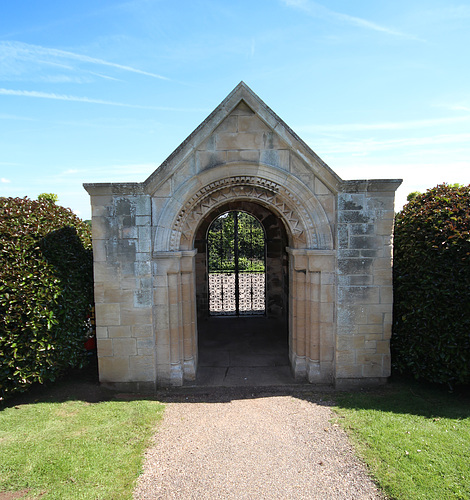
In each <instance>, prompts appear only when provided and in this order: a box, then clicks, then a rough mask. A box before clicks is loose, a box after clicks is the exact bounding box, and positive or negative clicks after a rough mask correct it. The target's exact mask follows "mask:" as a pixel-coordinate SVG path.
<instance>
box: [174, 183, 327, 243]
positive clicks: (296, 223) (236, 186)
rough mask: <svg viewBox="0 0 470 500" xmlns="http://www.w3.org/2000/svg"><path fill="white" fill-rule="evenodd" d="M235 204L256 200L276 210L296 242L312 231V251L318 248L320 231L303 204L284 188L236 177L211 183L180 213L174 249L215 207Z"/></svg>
mask: <svg viewBox="0 0 470 500" xmlns="http://www.w3.org/2000/svg"><path fill="white" fill-rule="evenodd" d="M232 200H255V201H259V202H260V203H261V204H263V205H264V206H266V207H268V208H269V207H270V208H272V209H274V210H275V211H276V212H277V213H278V214H279V215H280V216H281V217H282V218H283V219H284V220H285V222H286V223H287V225H288V227H289V229H290V231H291V233H292V235H293V237H294V238H297V239H298V238H301V237H302V235H303V233H305V231H306V230H308V231H309V232H310V234H311V237H310V240H313V241H310V242H309V243H310V244H311V248H315V247H316V246H317V245H316V243H317V237H316V228H315V226H314V223H313V221H312V219H311V217H310V215H309V214H308V212H307V211H306V210H305V208H303V207H302V204H301V203H300V201H299V200H297V199H296V197H295V196H294V195H293V194H292V193H291V192H289V191H288V190H287V189H285V188H284V187H283V186H281V185H280V184H277V183H275V182H273V181H269V180H267V179H263V178H260V177H255V176H233V177H227V178H224V179H221V180H217V181H214V182H211V183H210V184H208V185H207V186H204V187H203V188H202V189H201V190H199V191H198V192H197V193H196V194H195V195H194V196H192V197H191V198H190V200H189V201H188V202H187V203H186V205H185V206H184V207H183V209H182V210H181V211H180V212H179V214H178V216H177V218H176V220H175V222H174V225H173V227H172V231H171V241H170V248H171V250H173V251H176V250H178V249H179V248H180V239H181V237H186V238H187V237H188V236H189V235H190V234H192V233H193V231H194V230H195V229H196V227H197V226H198V224H199V222H200V221H201V220H202V219H203V218H204V217H205V216H206V215H208V214H209V213H210V212H211V211H212V210H213V209H214V208H215V207H217V206H219V205H222V204H223V203H226V202H229V201H232Z"/></svg>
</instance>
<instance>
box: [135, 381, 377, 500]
mask: <svg viewBox="0 0 470 500" xmlns="http://www.w3.org/2000/svg"><path fill="white" fill-rule="evenodd" d="M217 394H218V396H217V397H216V396H215V394H212V393H211V392H210V391H208V392H207V393H206V394H204V393H203V392H199V393H198V395H192V396H187V395H186V396H184V395H180V396H177V395H175V396H174V397H173V400H172V401H171V400H170V402H168V404H167V408H166V412H165V417H164V421H163V424H162V426H161V427H160V429H159V432H158V434H157V435H156V436H155V438H154V443H153V446H151V448H150V449H149V450H147V452H146V455H145V465H144V473H143V475H142V476H140V478H139V481H138V486H137V489H136V490H135V495H134V498H135V500H143V499H155V498H162V499H182V498H184V499H211V500H213V499H253V498H259V499H270V500H271V499H292V500H294V499H342V500H344V499H352V498H361V499H376V498H383V497H382V496H381V494H380V493H379V491H378V490H377V488H376V486H375V485H374V483H373V482H372V480H371V479H370V478H369V477H368V475H367V472H366V468H365V466H364V465H363V464H361V463H360V462H359V461H358V460H357V459H356V458H355V455H354V452H353V449H352V446H351V445H350V443H349V441H348V438H347V436H346V434H345V433H344V431H342V430H341V428H340V427H339V426H338V425H335V424H333V423H332V422H331V418H332V416H333V413H332V410H331V408H330V406H331V405H332V404H333V403H332V401H330V398H329V396H328V395H326V396H324V397H321V396H319V395H316V396H315V395H312V394H311V393H310V394H308V393H306V392H300V391H299V392H298V394H296V395H292V394H288V393H287V392H286V393H284V394H283V393H282V392H281V391H269V390H268V391H265V392H264V393H263V392H260V391H257V392H256V393H250V391H247V390H242V389H238V390H236V389H233V388H231V389H227V390H226V391H225V393H224V392H221V391H220V390H219V391H218V392H217ZM325 398H326V399H325Z"/></svg>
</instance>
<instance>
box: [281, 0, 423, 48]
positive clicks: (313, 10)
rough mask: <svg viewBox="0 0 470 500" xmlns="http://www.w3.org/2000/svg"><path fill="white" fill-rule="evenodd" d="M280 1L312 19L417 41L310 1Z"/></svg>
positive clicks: (409, 36) (415, 38) (412, 37)
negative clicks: (344, 24) (322, 19)
mask: <svg viewBox="0 0 470 500" xmlns="http://www.w3.org/2000/svg"><path fill="white" fill-rule="evenodd" d="M281 1H282V3H284V4H285V5H286V6H288V7H292V8H295V9H298V10H301V11H303V12H305V13H306V14H308V15H310V16H312V17H318V18H327V19H333V20H336V21H340V22H344V23H346V24H350V25H352V26H358V27H359V28H365V29H368V30H372V31H378V32H381V33H385V34H387V35H392V36H396V37H400V38H407V39H414V40H418V38H417V37H415V36H413V35H409V34H407V33H403V32H401V31H397V30H394V29H391V28H389V27H387V26H383V25H381V24H377V23H374V22H372V21H368V20H367V19H363V18H361V17H356V16H351V15H349V14H343V13H341V12H336V11H334V10H331V9H328V8H327V7H324V6H323V5H321V4H319V3H317V2H314V1H311V0H281Z"/></svg>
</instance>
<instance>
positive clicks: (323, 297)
mask: <svg viewBox="0 0 470 500" xmlns="http://www.w3.org/2000/svg"><path fill="white" fill-rule="evenodd" d="M287 252H288V254H289V290H290V307H289V311H290V313H289V357H290V363H291V368H292V371H293V374H294V377H295V378H296V379H303V378H306V379H307V380H308V381H309V382H310V383H327V382H331V381H332V379H333V362H334V332H335V330H334V325H335V297H336V293H335V272H334V270H335V253H334V252H333V251H329V250H307V249H291V248H288V249H287Z"/></svg>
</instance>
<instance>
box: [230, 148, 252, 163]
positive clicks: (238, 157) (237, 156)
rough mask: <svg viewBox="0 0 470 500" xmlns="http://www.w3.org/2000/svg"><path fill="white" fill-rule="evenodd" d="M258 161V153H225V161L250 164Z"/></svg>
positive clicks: (244, 151)
mask: <svg viewBox="0 0 470 500" xmlns="http://www.w3.org/2000/svg"><path fill="white" fill-rule="evenodd" d="M259 159H260V152H259V151H258V150H257V151H248V150H242V151H238V150H237V151H227V161H229V162H232V161H248V162H250V163H258V162H259Z"/></svg>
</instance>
